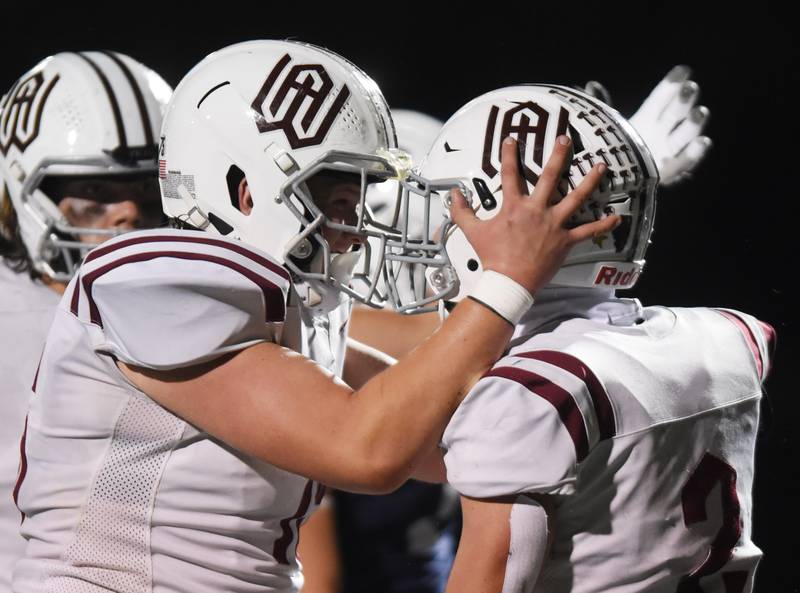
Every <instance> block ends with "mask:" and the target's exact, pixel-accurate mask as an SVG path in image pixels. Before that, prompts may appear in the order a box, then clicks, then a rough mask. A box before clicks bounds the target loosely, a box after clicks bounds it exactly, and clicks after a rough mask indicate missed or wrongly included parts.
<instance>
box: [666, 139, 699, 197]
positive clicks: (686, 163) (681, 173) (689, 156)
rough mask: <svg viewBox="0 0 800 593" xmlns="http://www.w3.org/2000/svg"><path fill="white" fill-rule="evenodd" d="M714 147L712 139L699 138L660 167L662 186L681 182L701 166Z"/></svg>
mask: <svg viewBox="0 0 800 593" xmlns="http://www.w3.org/2000/svg"><path fill="white" fill-rule="evenodd" d="M711 146H712V142H711V139H710V138H709V137H707V136H699V137H697V138H695V139H693V140H692V141H691V142H689V144H687V145H686V146H685V147H684V148H683V150H681V151H680V152H679V153H678V154H677V155H676V156H675V157H674V158H671V159H667V161H666V162H665V163H663V165H661V166H659V175H660V177H661V181H660V183H661V185H672V184H673V183H675V182H677V181H680V180H681V179H683V178H684V177H686V176H687V174H689V173H691V172H692V170H694V169H695V167H697V165H699V164H700V161H702V160H703V159H704V158H705V156H706V153H707V152H708V151H709V149H710V148H711Z"/></svg>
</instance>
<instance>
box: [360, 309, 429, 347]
mask: <svg viewBox="0 0 800 593" xmlns="http://www.w3.org/2000/svg"><path fill="white" fill-rule="evenodd" d="M441 323H442V322H441V319H439V314H438V313H436V312H433V313H421V314H419V315H402V314H400V313H395V312H394V311H389V310H386V309H372V308H369V307H354V308H353V316H352V318H351V319H350V328H349V335H350V336H352V337H353V338H355V339H356V340H358V341H359V342H362V343H364V344H369V345H370V346H372V347H373V348H377V349H378V350H380V351H381V352H385V353H386V354H388V355H390V356H393V357H394V358H402V357H403V356H405V355H406V354H408V353H409V352H410V351H411V350H413V349H414V348H416V347H417V345H419V344H420V343H421V342H422V341H423V340H425V338H427V337H429V336H430V335H432V334H433V332H435V331H436V330H437V328H438V327H439V326H440V325H441Z"/></svg>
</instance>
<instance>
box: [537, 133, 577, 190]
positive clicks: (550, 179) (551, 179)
mask: <svg viewBox="0 0 800 593" xmlns="http://www.w3.org/2000/svg"><path fill="white" fill-rule="evenodd" d="M571 147H572V143H571V141H570V139H569V137H567V136H559V137H558V138H556V143H555V145H554V146H553V152H552V153H551V154H550V158H549V159H547V162H546V163H545V165H544V169H542V174H541V175H539V181H537V182H536V187H534V188H533V194H532V196H533V197H534V198H538V199H542V200H545V203H547V202H548V201H549V200H550V196H552V195H553V193H554V192H555V190H556V186H557V185H558V181H559V179H561V174H562V173H563V172H564V167H565V166H566V164H567V162H568V159H569V158H570V157H571V156H572V153H571Z"/></svg>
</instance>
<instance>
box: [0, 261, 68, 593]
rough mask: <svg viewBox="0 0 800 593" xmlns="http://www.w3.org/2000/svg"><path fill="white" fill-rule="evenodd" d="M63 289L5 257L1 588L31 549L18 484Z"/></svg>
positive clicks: (0, 278) (0, 333) (0, 373)
mask: <svg viewBox="0 0 800 593" xmlns="http://www.w3.org/2000/svg"><path fill="white" fill-rule="evenodd" d="M57 304H58V295H57V294H56V293H55V292H53V291H52V290H50V289H49V288H47V287H46V286H45V285H44V284H42V283H41V282H35V281H33V280H31V278H30V276H29V275H28V274H27V273H16V272H14V271H12V270H11V269H10V268H9V267H8V266H7V265H6V264H5V262H4V261H3V260H2V258H0V386H1V387H0V591H10V590H11V571H12V569H13V567H14V563H15V562H16V561H17V559H18V558H19V557H20V556H22V553H23V552H24V550H25V540H24V539H23V538H22V536H20V534H19V525H20V521H21V516H20V513H19V511H18V510H17V507H16V505H15V504H14V499H13V490H14V486H15V484H16V481H17V471H18V469H19V457H20V455H19V447H20V438H21V437H22V431H23V427H24V426H25V414H27V412H28V400H29V399H30V394H31V385H32V384H33V377H34V375H35V373H36V365H37V364H38V363H39V358H40V357H41V355H42V348H44V340H45V336H46V335H47V330H48V329H49V328H50V323H51V321H52V320H53V313H54V312H55V310H56V305H57Z"/></svg>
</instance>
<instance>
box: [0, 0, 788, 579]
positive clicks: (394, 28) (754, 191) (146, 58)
mask: <svg viewBox="0 0 800 593" xmlns="http://www.w3.org/2000/svg"><path fill="white" fill-rule="evenodd" d="M4 4H6V3H5V2H4ZM274 4H277V3H267V2H261V3H252V4H246V5H245V4H237V3H235V2H225V1H224V0H223V1H222V2H218V3H210V4H208V5H203V6H201V5H200V4H194V3H172V4H170V5H169V6H167V5H166V3H163V4H161V5H141V4H137V5H133V4H126V5H122V4H117V5H111V4H104V5H100V6H97V7H95V6H78V5H63V6H62V7H61V8H57V9H54V8H52V7H48V8H44V7H34V8H31V9H25V8H20V7H16V8H13V9H12V8H9V7H7V6H4V7H3V9H2V14H0V27H2V29H1V30H2V31H3V34H2V37H0V50H2V53H1V54H0V88H2V89H4V90H5V89H7V88H9V87H10V86H11V84H12V82H13V81H14V80H15V79H16V78H17V77H18V76H19V75H20V74H22V72H24V71H25V70H27V69H28V68H30V67H32V66H33V65H34V64H35V63H36V62H37V61H38V60H39V59H41V58H43V57H44V56H47V55H49V54H52V53H56V52H58V51H63V50H91V49H113V50H117V51H121V52H124V53H127V54H130V55H131V56H133V57H135V58H137V59H139V60H140V61H142V62H144V63H145V64H147V65H149V66H151V67H152V68H154V69H155V70H157V71H159V72H160V73H161V74H162V76H164V78H165V79H166V80H167V81H168V82H169V83H171V84H172V85H175V84H177V83H178V81H179V80H180V78H181V77H182V76H183V74H185V73H186V72H187V71H188V69H189V68H191V66H193V65H194V64H195V63H196V62H198V61H199V60H200V59H201V58H202V57H204V56H205V55H206V54H208V53H209V52H211V51H213V50H215V49H219V48H220V47H223V46H225V45H228V44H231V43H235V42H238V41H244V40H247V39H256V38H287V37H289V38H295V39H299V40H303V41H309V42H312V43H315V44H318V45H322V46H326V47H328V48H330V49H332V50H334V51H336V52H338V53H341V54H342V55H344V56H345V57H347V58H349V59H351V60H352V61H354V62H355V63H356V64H358V65H359V66H361V67H362V68H363V69H364V70H365V71H366V72H367V73H368V74H370V75H371V76H372V77H373V78H375V79H376V80H377V82H378V84H379V85H380V86H381V88H382V89H383V91H384V94H385V95H386V97H387V100H388V102H389V104H390V106H392V107H393V108H399V107H402V108H410V109H416V110H420V111H423V112H426V113H429V114H431V115H434V116H436V117H438V118H440V119H446V118H447V117H448V116H449V115H450V114H452V113H453V112H454V111H455V110H456V109H457V108H458V107H460V106H461V105H462V104H463V103H465V102H466V101H467V100H469V99H471V98H473V97H475V96H477V95H479V94H481V93H483V92H486V91H489V90H492V89H494V88H498V87H501V86H506V85H509V84H514V83H520V82H549V83H558V84H567V85H573V84H582V83H585V82H586V81H587V80H590V79H595V80H599V81H601V82H602V83H603V84H604V85H605V86H606V87H607V88H608V89H609V91H610V92H611V95H612V98H613V101H614V106H615V107H616V108H617V109H618V110H619V111H621V112H622V113H623V114H624V115H631V114H632V113H633V112H634V111H635V110H636V108H637V107H638V105H639V103H640V102H641V101H642V100H643V99H644V97H646V96H647V94H648V93H649V92H650V90H651V89H652V88H653V86H655V84H656V83H657V82H658V81H659V80H660V79H661V77H662V76H663V75H664V74H665V73H666V72H667V71H668V70H669V69H670V68H671V67H672V66H673V65H675V64H680V63H683V64H688V65H690V66H691V67H692V69H693V71H694V74H693V79H694V80H696V81H697V82H698V83H699V84H700V87H701V92H702V95H701V102H702V103H703V104H705V105H707V106H708V107H709V108H710V110H711V121H710V124H709V126H708V128H707V131H706V133H707V134H708V135H709V136H710V137H711V138H712V140H713V141H714V148H713V149H712V151H711V152H710V154H709V156H708V157H707V159H706V161H705V162H704V163H703V164H702V165H701V166H700V168H699V169H698V170H697V172H696V174H695V176H694V178H693V179H692V180H690V181H688V182H684V183H683V184H681V185H680V186H678V187H673V188H667V189H664V190H662V191H661V192H660V197H659V204H658V215H657V217H656V232H655V234H654V236H653V244H652V247H651V248H650V251H649V252H648V258H647V259H648V264H647V270H646V272H645V274H644V275H643V276H642V279H641V280H640V282H639V284H638V286H637V287H636V288H635V289H634V290H633V291H629V294H630V295H633V296H636V297H638V298H640V299H641V300H642V301H643V302H644V303H645V304H666V305H677V306H693V305H710V306H723V307H732V308H736V309H741V310H743V311H746V312H749V313H751V314H753V315H756V316H757V317H759V318H761V319H762V320H764V321H767V322H769V323H770V324H772V325H773V326H774V327H775V329H776V330H777V333H778V350H777V354H776V357H775V360H774V366H773V371H772V375H771V378H770V379H769V381H768V383H767V388H768V390H769V404H768V405H766V406H765V407H764V416H763V428H762V433H761V436H760V440H759V446H758V450H757V459H756V480H755V488H754V518H753V525H754V535H753V539H754V541H755V542H756V544H757V545H758V546H760V547H761V548H762V550H763V551H764V558H763V560H762V563H761V565H760V568H759V571H758V574H757V581H756V583H757V585H756V591H758V592H759V593H761V592H772V591H775V592H790V591H791V592H797V591H800V585H799V584H798V583H799V582H800V578H798V577H797V576H796V571H795V569H794V566H793V562H794V561H795V557H794V554H792V552H791V548H790V542H793V537H792V536H793V535H794V534H795V533H796V532H797V531H798V529H797V528H798V522H797V517H796V511H795V507H796V504H797V501H798V499H799V495H800V489H799V488H798V463H797V461H796V460H797V458H798V454H799V453H800V451H799V450H798V449H799V446H798V445H799V443H798V437H797V433H796V431H795V430H794V420H795V418H797V416H798V411H800V406H798V404H797V402H796V400H795V399H794V398H795V397H796V390H795V385H794V376H793V375H792V372H793V371H792V368H793V367H794V365H795V364H800V360H798V354H800V347H798V338H799V337H800V336H798V331H797V314H796V308H795V305H796V303H797V298H796V293H795V292H794V290H795V289H793V288H792V287H791V284H793V277H794V275H795V273H796V270H797V268H798V263H797V259H796V257H797V256H796V246H797V240H798V235H800V233H799V232H798V229H797V228H796V227H797V222H796V221H797V219H798V216H797V214H798V208H797V205H796V204H797V198H798V190H797V176H798V169H797V167H798V165H799V164H800V162H798V157H800V150H799V149H798V140H800V138H798V136H797V132H798V119H800V109H798V106H797V104H796V100H797V99H796V91H797V89H798V71H797V66H798V46H797V42H796V41H795V39H794V38H793V35H794V33H795V30H796V25H795V23H796V20H795V19H793V18H791V17H790V16H789V14H788V12H786V11H787V9H786V8H784V7H783V6H781V7H779V5H778V4H777V3H776V4H771V3H770V2H758V3H754V4H743V5H739V8H737V9H733V8H730V7H732V6H733V4H732V3H720V4H719V7H713V8H712V7H711V6H707V5H704V4H702V3H701V2H695V3H675V2H670V3H667V2H650V3H646V2H644V1H642V2H640V3H638V4H630V5H626V4H620V3H611V2H608V3H602V4H601V3H579V2H569V1H566V0H558V2H555V3H552V4H549V5H548V4H545V3H543V2H528V3H525V4H514V3H510V2H503V1H502V0H501V1H499V2H486V3H478V4H476V5H474V6H472V7H471V8H467V6H466V5H465V4H464V5H462V4H460V3H456V2H451V3H448V4H441V5H437V4H435V3H432V2H430V3H428V4H426V5H421V6H420V5H414V4H397V5H387V4H376V3H372V4H370V5H368V6H364V7H356V6H349V7H348V6H336V7H329V8H326V9H324V10H323V11H322V12H320V10H321V9H320V8H319V7H318V6H317V5H312V4H306V3H303V4H302V5H300V4H299V3H298V4H297V6H296V9H291V10H289V9H284V10H283V11H282V12H279V13H276V12H275V9H274V6H272V5H274ZM290 6H291V5H290ZM726 6H727V7H726ZM443 11H444V13H445V14H443V15H441V14H440V13H441V12H443ZM434 12H436V14H437V16H436V17H434V16H433V13H434ZM676 479H680V477H678V476H676Z"/></svg>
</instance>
